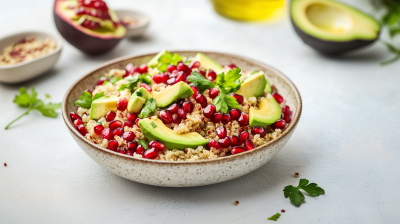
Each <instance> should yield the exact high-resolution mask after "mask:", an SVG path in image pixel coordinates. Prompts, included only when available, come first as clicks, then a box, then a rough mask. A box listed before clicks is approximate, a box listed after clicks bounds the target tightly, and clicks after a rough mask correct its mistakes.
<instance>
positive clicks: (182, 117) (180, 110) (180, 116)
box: [177, 108, 186, 120]
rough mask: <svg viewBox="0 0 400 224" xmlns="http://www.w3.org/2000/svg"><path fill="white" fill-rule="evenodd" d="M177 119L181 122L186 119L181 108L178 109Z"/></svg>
mask: <svg viewBox="0 0 400 224" xmlns="http://www.w3.org/2000/svg"><path fill="white" fill-rule="evenodd" d="M177 114H178V117H179V118H180V119H182V120H185V119H186V113H185V111H184V110H183V109H182V108H179V109H178V113H177Z"/></svg>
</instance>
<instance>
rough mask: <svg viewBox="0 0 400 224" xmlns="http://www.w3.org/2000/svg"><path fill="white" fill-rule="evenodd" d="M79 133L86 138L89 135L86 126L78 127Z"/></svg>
mask: <svg viewBox="0 0 400 224" xmlns="http://www.w3.org/2000/svg"><path fill="white" fill-rule="evenodd" d="M78 131H79V133H81V135H83V136H85V135H86V134H87V130H86V127H85V125H83V124H81V125H79V126H78Z"/></svg>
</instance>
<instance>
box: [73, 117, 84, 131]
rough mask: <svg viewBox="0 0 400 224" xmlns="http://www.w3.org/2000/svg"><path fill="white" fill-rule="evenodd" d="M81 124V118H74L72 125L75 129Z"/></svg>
mask: <svg viewBox="0 0 400 224" xmlns="http://www.w3.org/2000/svg"><path fill="white" fill-rule="evenodd" d="M82 124H83V122H82V121H81V120H78V119H76V120H75V121H74V127H75V128H76V129H78V126H79V125H82Z"/></svg>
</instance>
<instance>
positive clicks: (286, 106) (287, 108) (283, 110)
mask: <svg viewBox="0 0 400 224" xmlns="http://www.w3.org/2000/svg"><path fill="white" fill-rule="evenodd" d="M282 113H287V114H290V115H292V111H290V107H289V106H288V105H285V106H283V107H282Z"/></svg>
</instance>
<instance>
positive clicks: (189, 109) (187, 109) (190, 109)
mask: <svg viewBox="0 0 400 224" xmlns="http://www.w3.org/2000/svg"><path fill="white" fill-rule="evenodd" d="M182 108H183V110H184V111H185V112H186V113H192V112H193V108H194V106H193V103H192V102H190V101H186V102H184V103H183V104H182Z"/></svg>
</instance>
